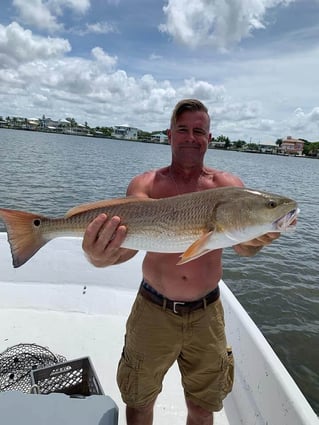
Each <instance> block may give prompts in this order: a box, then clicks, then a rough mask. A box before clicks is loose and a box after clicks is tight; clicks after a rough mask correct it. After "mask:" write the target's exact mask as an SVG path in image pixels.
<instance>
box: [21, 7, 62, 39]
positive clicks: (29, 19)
mask: <svg viewBox="0 0 319 425" xmlns="http://www.w3.org/2000/svg"><path fill="white" fill-rule="evenodd" d="M13 5H14V6H15V7H16V8H17V10H18V11H19V13H20V16H19V17H20V19H21V20H22V22H23V23H24V24H28V25H31V26H35V27H36V28H40V29H47V30H48V31H58V30H60V29H61V28H62V25H61V24H59V23H58V22H57V19H56V16H54V15H53V14H52V13H51V11H50V9H49V8H48V6H47V5H46V4H43V2H42V0H28V1H25V0H13Z"/></svg>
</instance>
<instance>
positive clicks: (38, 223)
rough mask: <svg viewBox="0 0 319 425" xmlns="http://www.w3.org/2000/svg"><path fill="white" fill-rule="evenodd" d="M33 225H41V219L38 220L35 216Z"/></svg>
mask: <svg viewBox="0 0 319 425" xmlns="http://www.w3.org/2000/svg"><path fill="white" fill-rule="evenodd" d="M33 225H34V226H35V227H39V226H40V225H41V220H40V219H39V218H35V219H34V220H33Z"/></svg>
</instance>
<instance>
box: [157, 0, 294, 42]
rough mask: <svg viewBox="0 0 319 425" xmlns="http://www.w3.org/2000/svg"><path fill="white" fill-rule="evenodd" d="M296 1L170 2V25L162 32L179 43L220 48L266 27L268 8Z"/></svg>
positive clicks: (226, 0) (168, 8) (171, 0)
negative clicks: (265, 19)
mask: <svg viewBox="0 0 319 425" xmlns="http://www.w3.org/2000/svg"><path fill="white" fill-rule="evenodd" d="M292 1H295V0H197V1H196V2H195V1H194V2H190V1H189V0H168V4H167V5H166V6H164V7H163V11H164V14H165V15H166V23H165V24H162V25H160V27H159V29H160V30H161V31H162V32H166V33H168V34H169V35H171V36H172V37H173V38H174V39H175V40H176V41H178V42H180V43H182V44H185V45H188V46H192V47H197V46H214V47H217V48H220V49H225V48H228V47H229V46H231V45H233V44H236V43H238V42H240V41H241V40H242V39H243V38H246V37H248V36H249V35H250V34H251V33H252V32H253V31H254V30H256V29H257V30H258V29H262V28H264V27H265V25H266V23H265V22H264V17H265V13H266V11H267V9H269V8H272V7H274V6H277V5H280V4H283V5H286V4H288V3H290V2H292Z"/></svg>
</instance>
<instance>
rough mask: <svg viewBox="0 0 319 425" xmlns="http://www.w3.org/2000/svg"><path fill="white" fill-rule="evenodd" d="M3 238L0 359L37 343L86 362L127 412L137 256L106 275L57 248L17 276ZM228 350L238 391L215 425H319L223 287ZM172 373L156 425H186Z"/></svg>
mask: <svg viewBox="0 0 319 425" xmlns="http://www.w3.org/2000/svg"><path fill="white" fill-rule="evenodd" d="M9 251H10V250H9V246H8V245H7V242H6V235H5V234H0V352H2V351H4V350H5V349H6V348H8V347H11V346H13V345H15V344H19V343H36V344H39V345H42V346H45V347H47V348H49V349H50V350H51V351H52V352H53V353H55V354H61V355H63V356H65V357H66V358H67V359H68V360H72V359H76V358H79V357H86V356H89V357H90V358H91V360H92V362H93V365H94V368H95V370H96V373H97V376H98V378H99V380H100V382H101V384H102V387H103V389H104V393H105V394H107V395H109V396H111V397H112V398H113V399H114V401H115V402H116V403H117V405H118V406H119V410H120V417H119V424H120V425H123V424H125V413H124V411H125V406H124V404H123V403H122V401H121V398H120V394H119V390H118V388H117V384H116V370H117V363H118V360H119V358H120V355H121V350H122V345H123V337H124V333H125V322H126V318H127V315H128V313H129V310H130V307H131V305H132V302H133V299H134V296H135V293H136V291H137V289H138V286H139V283H140V279H141V275H140V273H141V272H140V261H141V256H142V253H140V254H138V256H137V257H134V259H132V260H131V261H129V262H127V263H125V264H124V265H120V266H113V267H110V268H107V269H96V268H94V267H93V266H90V265H89V264H88V262H87V261H86V259H85V258H84V256H83V254H82V252H81V243H80V240H78V239H74V238H64V239H60V240H55V241H53V242H51V243H50V244H48V245H47V246H46V247H45V248H43V250H41V251H40V252H39V253H38V254H37V255H36V256H35V257H34V258H33V259H32V260H30V262H28V263H27V264H26V265H24V266H23V267H21V268H19V269H13V268H12V266H11V256H10V252H9ZM221 289H222V297H223V302H224V308H225V315H226V325H227V326H226V327H227V335H228V339H229V342H230V343H231V345H232V346H233V351H234V353H235V358H236V375H235V385H234V389H233V391H232V393H231V395H230V396H228V397H227V399H226V401H225V410H223V411H222V412H220V413H218V414H216V415H215V422H214V424H215V425H234V424H236V425H237V424H243V425H259V424H260V425H262V424H263V425H265V424H268V425H288V424H289V425H312V424H313V425H314V424H318V423H319V421H318V419H317V417H316V415H315V414H314V412H313V411H312V409H311V408H310V406H309V404H308V403H307V401H306V400H305V399H304V397H303V395H302V394H301V392H300V391H299V389H298V388H297V386H296V384H295V383H294V381H293V380H292V378H291V377H290V375H289V374H288V372H287V371H286V369H285V368H284V367H283V365H282V364H281V363H280V361H279V360H278V358H277V357H276V356H275V354H274V353H273V351H272V350H271V348H270V346H269V345H268V344H267V342H266V341H265V339H264V338H263V336H262V335H261V334H260V332H259V331H258V329H257V328H256V327H255V326H254V324H253V322H252V321H251V319H250V318H249V317H248V316H247V314H246V313H245V311H244V310H243V309H242V307H241V306H240V305H239V303H238V302H237V301H236V299H235V297H233V295H232V294H231V292H230V291H229V290H228V288H227V287H226V286H225V285H224V284H223V283H222V284H221ZM185 418H186V409H185V402H184V398H183V391H182V387H181V383H180V376H179V372H178V369H177V367H176V366H174V367H173V368H172V369H171V370H170V371H169V372H168V374H167V376H166V378H165V381H164V386H163V391H162V393H161V394H160V396H159V398H158V400H157V403H156V407H155V415H154V424H155V425H171V424H174V425H175V424H176V425H179V424H185V422H186V420H185Z"/></svg>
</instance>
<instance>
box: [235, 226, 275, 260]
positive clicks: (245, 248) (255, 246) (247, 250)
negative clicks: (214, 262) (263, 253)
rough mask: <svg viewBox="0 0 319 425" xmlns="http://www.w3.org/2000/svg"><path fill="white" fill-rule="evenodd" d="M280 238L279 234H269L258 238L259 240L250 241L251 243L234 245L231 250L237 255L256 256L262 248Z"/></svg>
mask: <svg viewBox="0 0 319 425" xmlns="http://www.w3.org/2000/svg"><path fill="white" fill-rule="evenodd" d="M279 236H280V233H279V232H270V233H266V234H265V235H262V236H259V238H255V239H252V240H251V241H248V242H244V243H240V244H238V245H234V246H233V248H234V250H235V251H236V252H237V254H239V255H242V256H246V257H251V256H253V255H255V254H257V252H258V251H260V250H261V249H262V248H263V247H264V246H267V245H269V244H271V243H272V242H273V241H274V240H276V239H278V238H279Z"/></svg>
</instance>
